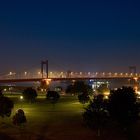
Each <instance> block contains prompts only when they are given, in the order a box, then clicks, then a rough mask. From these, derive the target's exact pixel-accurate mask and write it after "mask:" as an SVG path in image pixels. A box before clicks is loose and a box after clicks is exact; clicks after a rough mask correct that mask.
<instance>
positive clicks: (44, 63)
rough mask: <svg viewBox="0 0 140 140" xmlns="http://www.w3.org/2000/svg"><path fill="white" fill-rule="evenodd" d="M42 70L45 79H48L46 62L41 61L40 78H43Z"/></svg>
mask: <svg viewBox="0 0 140 140" xmlns="http://www.w3.org/2000/svg"><path fill="white" fill-rule="evenodd" d="M44 68H45V69H44ZM44 70H45V73H46V77H45V78H47V79H48V60H46V61H41V75H42V78H44Z"/></svg>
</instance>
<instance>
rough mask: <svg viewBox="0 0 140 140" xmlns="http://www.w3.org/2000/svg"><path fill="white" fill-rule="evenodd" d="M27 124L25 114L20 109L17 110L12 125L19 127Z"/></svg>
mask: <svg viewBox="0 0 140 140" xmlns="http://www.w3.org/2000/svg"><path fill="white" fill-rule="evenodd" d="M26 122H27V119H26V116H25V113H24V111H23V110H22V109H18V110H17V112H16V114H15V115H14V116H13V124H14V125H21V124H24V123H26Z"/></svg>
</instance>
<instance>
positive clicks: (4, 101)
mask: <svg viewBox="0 0 140 140" xmlns="http://www.w3.org/2000/svg"><path fill="white" fill-rule="evenodd" d="M13 107H14V103H13V101H12V100H10V99H9V98H8V97H4V96H2V97H0V116H1V117H5V116H7V117H10V115H11V112H12V109H13Z"/></svg>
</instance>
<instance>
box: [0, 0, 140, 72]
mask: <svg viewBox="0 0 140 140" xmlns="http://www.w3.org/2000/svg"><path fill="white" fill-rule="evenodd" d="M139 7H140V2H139V0H96V1H94V0H44V1H42V0H38V1H35V0H28V1H26V0H18V1H14V0H9V1H7V0H3V1H1V2H0V73H3V72H4V71H25V70H30V69H35V68H39V67H40V61H41V60H42V59H43V60H45V59H48V60H49V65H50V70H59V71H62V70H65V71H66V70H72V71H95V72H96V71H102V72H104V71H105V72H106V71H108V72H110V71H114V72H116V71H117V72H121V71H124V72H127V71H128V66H131V65H136V66H137V69H138V72H140V61H139V60H140V8H139Z"/></svg>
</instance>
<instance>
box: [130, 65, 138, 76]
mask: <svg viewBox="0 0 140 140" xmlns="http://www.w3.org/2000/svg"><path fill="white" fill-rule="evenodd" d="M129 72H130V73H133V74H136V72H137V68H136V66H129Z"/></svg>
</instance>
